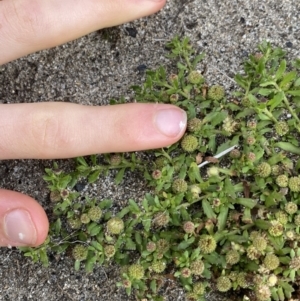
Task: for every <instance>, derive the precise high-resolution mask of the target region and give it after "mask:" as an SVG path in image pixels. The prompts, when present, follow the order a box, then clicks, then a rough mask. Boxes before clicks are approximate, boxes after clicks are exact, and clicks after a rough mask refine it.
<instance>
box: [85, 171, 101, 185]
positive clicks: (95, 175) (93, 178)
mask: <svg viewBox="0 0 300 301" xmlns="http://www.w3.org/2000/svg"><path fill="white" fill-rule="evenodd" d="M100 173H101V170H100V169H99V170H96V171H94V172H93V173H92V174H90V175H89V177H88V182H89V183H94V182H95V181H97V179H98V178H99V175H100Z"/></svg>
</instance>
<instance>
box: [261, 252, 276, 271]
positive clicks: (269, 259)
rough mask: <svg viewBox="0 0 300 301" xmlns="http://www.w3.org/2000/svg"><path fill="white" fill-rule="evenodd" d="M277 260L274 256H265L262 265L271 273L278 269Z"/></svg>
mask: <svg viewBox="0 0 300 301" xmlns="http://www.w3.org/2000/svg"><path fill="white" fill-rule="evenodd" d="M279 264H280V262H279V258H278V257H277V256H276V255H274V254H267V255H266V257H265V259H264V265H265V267H266V268H267V269H268V270H270V271H273V270H275V269H277V268H278V267H279Z"/></svg>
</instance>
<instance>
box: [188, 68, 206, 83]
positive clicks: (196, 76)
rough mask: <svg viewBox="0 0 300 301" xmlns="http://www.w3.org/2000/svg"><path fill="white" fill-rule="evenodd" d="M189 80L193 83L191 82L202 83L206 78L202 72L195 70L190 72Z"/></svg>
mask: <svg viewBox="0 0 300 301" xmlns="http://www.w3.org/2000/svg"><path fill="white" fill-rule="evenodd" d="M187 80H188V81H189V82H190V83H191V84H201V83H203V82H204V78H203V76H202V75H201V73H200V72H198V71H196V70H194V71H192V72H190V74H189V75H188V78H187Z"/></svg>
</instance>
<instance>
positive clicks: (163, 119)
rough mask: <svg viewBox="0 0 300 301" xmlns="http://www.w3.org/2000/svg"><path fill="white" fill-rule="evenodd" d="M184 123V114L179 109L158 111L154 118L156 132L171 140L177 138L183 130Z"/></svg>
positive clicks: (185, 118) (185, 117)
mask: <svg viewBox="0 0 300 301" xmlns="http://www.w3.org/2000/svg"><path fill="white" fill-rule="evenodd" d="M186 122H187V116H186V112H185V111H183V110H181V109H179V108H178V109H177V108H174V109H173V108H172V109H164V110H159V111H157V113H156V116H155V124H156V126H157V128H158V130H159V131H160V132H161V133H162V134H163V135H165V136H168V137H171V138H173V137H176V136H178V135H179V134H180V133H182V132H183V131H184V130H185V128H186Z"/></svg>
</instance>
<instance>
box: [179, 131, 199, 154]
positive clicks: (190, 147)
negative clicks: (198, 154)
mask: <svg viewBox="0 0 300 301" xmlns="http://www.w3.org/2000/svg"><path fill="white" fill-rule="evenodd" d="M180 145H181V147H182V149H183V150H184V151H186V152H189V153H191V152H193V151H195V150H196V149H197V147H198V139H197V138H196V137H195V136H192V135H186V136H184V137H183V139H182V140H181V144H180Z"/></svg>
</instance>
